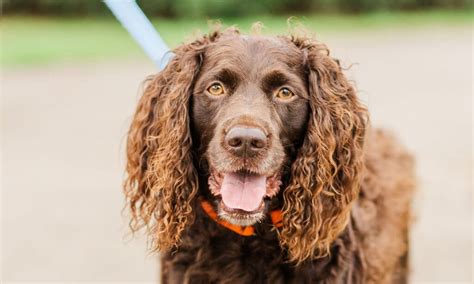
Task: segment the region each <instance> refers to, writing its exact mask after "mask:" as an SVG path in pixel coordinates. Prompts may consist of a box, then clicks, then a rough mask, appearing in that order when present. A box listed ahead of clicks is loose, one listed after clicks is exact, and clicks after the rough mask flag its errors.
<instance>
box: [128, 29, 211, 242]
mask: <svg viewBox="0 0 474 284" xmlns="http://www.w3.org/2000/svg"><path fill="white" fill-rule="evenodd" d="M217 36H218V33H217V32H216V33H214V34H211V35H210V36H209V37H204V38H202V39H200V40H197V41H195V42H193V43H190V44H187V45H182V46H181V47H179V48H177V49H176V50H174V53H175V56H174V58H173V59H172V60H171V62H169V64H168V65H167V67H166V68H165V69H164V70H163V71H161V72H160V73H158V74H157V75H156V76H154V77H152V78H150V79H149V80H148V82H147V84H146V88H145V92H144V94H143V96H142V97H141V99H140V101H139V103H138V107H137V110H136V112H135V116H134V118H133V122H132V124H131V126H130V130H129V133H128V140H127V174H128V177H127V179H126V181H125V186H124V191H125V194H126V197H127V201H128V205H129V207H130V210H131V213H132V220H131V222H130V226H131V228H132V230H133V231H136V230H138V229H140V228H141V227H143V226H146V227H147V229H148V233H149V234H150V236H151V239H152V248H153V249H154V250H160V249H166V248H170V247H172V246H175V245H177V244H178V243H179V241H180V234H181V232H182V231H183V229H184V228H185V226H186V225H188V224H190V223H191V222H192V221H193V218H194V215H193V214H194V213H193V211H192V203H193V199H194V197H195V196H196V192H197V190H198V178H197V175H196V171H195V169H194V166H193V159H192V153H191V147H192V139H191V134H190V129H189V128H190V126H189V100H190V96H191V92H192V87H193V81H194V79H195V77H196V75H197V73H198V71H199V70H198V69H199V65H200V64H201V57H202V55H203V52H204V49H205V47H206V45H207V44H208V43H209V42H210V41H211V40H213V39H215V38H216V37H217Z"/></svg>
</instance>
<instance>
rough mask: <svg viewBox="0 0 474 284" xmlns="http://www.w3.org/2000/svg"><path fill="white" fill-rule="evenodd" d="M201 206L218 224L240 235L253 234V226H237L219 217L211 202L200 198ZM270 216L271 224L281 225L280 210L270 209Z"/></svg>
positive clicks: (247, 235)
mask: <svg viewBox="0 0 474 284" xmlns="http://www.w3.org/2000/svg"><path fill="white" fill-rule="evenodd" d="M201 207H202V209H203V210H204V212H206V214H207V215H208V216H209V217H210V218H211V219H212V220H214V221H215V222H216V223H218V224H219V225H221V226H223V227H226V228H227V229H229V230H231V231H233V232H235V233H237V234H239V235H241V236H246V237H249V236H253V235H254V234H255V227H254V226H238V225H234V224H231V223H229V222H227V221H226V220H222V219H219V216H218V215H217V212H216V211H215V210H214V208H213V207H212V205H211V203H209V201H207V200H204V199H202V200H201ZM270 218H271V220H272V224H273V225H274V226H275V227H277V228H280V227H281V226H282V225H283V224H282V220H283V216H282V214H281V210H273V211H271V212H270Z"/></svg>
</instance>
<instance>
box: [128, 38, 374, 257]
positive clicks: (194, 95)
mask: <svg viewBox="0 0 474 284" xmlns="http://www.w3.org/2000/svg"><path fill="white" fill-rule="evenodd" d="M174 52H175V57H174V58H173V59H172V60H171V62H170V63H169V64H168V65H167V67H166V68H165V69H164V70H163V71H161V72H160V73H159V74H157V75H156V76H153V77H152V78H151V79H150V80H149V81H148V84H147V87H146V90H145V92H144V94H143V96H142V97H141V98H140V102H139V105H138V107H137V111H136V113H135V116H134V119H133V122H132V125H131V127H130V131H129V134H128V141H127V174H128V178H127V180H126V183H125V194H126V196H127V200H128V203H129V206H130V209H131V212H132V222H131V226H132V228H133V229H134V230H137V229H139V228H141V227H143V226H145V225H146V227H147V228H149V234H150V236H151V237H152V239H153V247H154V248H155V249H167V248H170V247H172V246H176V245H179V243H180V240H181V238H180V236H181V234H182V232H183V231H185V230H186V228H187V227H188V226H189V225H190V224H192V223H193V220H194V217H195V214H196V212H197V210H199V206H198V205H197V204H198V202H197V201H198V199H199V197H200V195H203V194H204V195H209V196H210V198H212V199H213V200H214V201H215V204H217V207H218V211H219V215H220V217H221V218H224V219H226V220H227V221H229V222H232V223H234V224H239V225H250V224H254V223H255V222H258V221H260V220H261V219H262V218H263V217H264V216H265V214H266V210H268V206H267V205H268V203H269V202H268V201H269V200H272V201H273V200H278V201H279V202H280V203H279V206H280V207H281V211H282V215H283V220H282V226H281V227H279V233H278V237H279V239H280V244H281V245H282V246H285V247H286V248H287V251H288V255H289V260H290V261H295V262H302V261H304V260H306V259H308V258H314V257H318V256H322V255H325V254H327V253H328V251H329V247H330V244H331V243H332V241H334V239H335V238H336V237H337V236H338V234H339V233H340V232H341V231H342V230H343V229H344V228H345V226H346V224H347V221H348V216H349V211H350V208H351V206H350V205H351V202H352V201H353V200H354V199H355V198H356V196H357V194H358V184H359V178H360V172H361V168H362V145H363V138H364V133H365V126H366V120H367V119H366V115H367V113H366V109H365V108H364V107H363V106H362V105H361V104H360V103H359V101H358V99H357V97H356V94H355V91H354V89H353V88H352V86H351V85H350V84H349V82H348V81H347V79H346V78H345V76H344V74H343V73H342V70H341V67H340V66H339V64H338V62H337V61H336V60H334V59H333V58H331V57H330V56H329V51H328V49H327V48H326V46H325V45H323V44H321V43H318V42H317V41H315V40H314V39H311V38H306V37H263V36H243V35H240V33H239V32H238V31H236V30H235V29H228V30H226V31H224V32H214V33H212V34H210V35H209V36H204V37H202V38H201V39H198V40H196V41H194V42H192V43H189V44H184V45H181V46H180V47H178V48H176V49H175V50H174ZM209 196H208V197H209ZM274 196H278V199H275V197H274ZM272 198H273V199H272Z"/></svg>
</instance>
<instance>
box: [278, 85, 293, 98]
mask: <svg viewBox="0 0 474 284" xmlns="http://www.w3.org/2000/svg"><path fill="white" fill-rule="evenodd" d="M294 96H295V94H293V92H292V91H290V89H288V88H281V89H280V90H278V92H277V93H276V97H277V98H278V99H280V100H283V101H286V100H289V99H291V98H293V97H294Z"/></svg>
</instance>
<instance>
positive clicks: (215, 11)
mask: <svg viewBox="0 0 474 284" xmlns="http://www.w3.org/2000/svg"><path fill="white" fill-rule="evenodd" d="M138 3H139V5H140V6H141V7H142V8H143V10H144V11H145V12H146V13H147V15H149V16H162V17H174V18H176V17H206V16H207V17H227V16H233V17H238V16H247V15H255V14H280V15H289V14H293V13H301V12H305V13H308V12H328V11H331V12H349V13H360V12H369V11H381V10H417V9H429V8H431V9H432V8H457V9H472V1H471V0H153V1H152V0H138ZM3 12H4V13H5V14H18V13H23V14H25V13H26V14H47V15H103V14H109V12H108V11H107V9H106V8H105V5H104V4H103V3H102V1H100V0H67V1H66V0H64V1H61V0H3Z"/></svg>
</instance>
